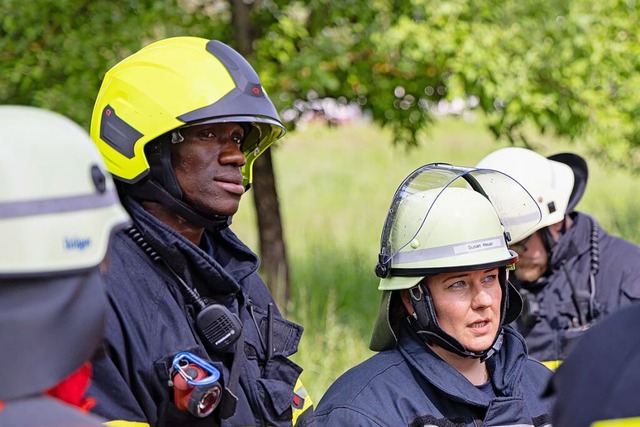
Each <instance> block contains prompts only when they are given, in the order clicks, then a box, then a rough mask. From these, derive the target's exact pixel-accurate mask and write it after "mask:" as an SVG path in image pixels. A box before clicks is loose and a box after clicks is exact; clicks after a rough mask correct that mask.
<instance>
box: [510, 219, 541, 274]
mask: <svg viewBox="0 0 640 427" xmlns="http://www.w3.org/2000/svg"><path fill="white" fill-rule="evenodd" d="M510 249H513V250H514V251H516V252H517V253H518V262H517V263H516V269H515V271H514V274H515V276H516V277H517V278H518V279H519V280H521V281H523V282H535V281H536V280H538V279H539V278H540V277H542V275H543V274H544V273H545V272H546V271H547V264H548V262H549V256H548V254H547V250H546V249H545V246H544V243H543V242H542V234H541V232H540V230H538V231H536V232H535V233H533V234H532V235H531V236H529V237H527V238H526V239H523V240H522V241H521V242H518V243H515V244H513V245H511V246H510Z"/></svg>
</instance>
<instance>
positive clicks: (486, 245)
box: [453, 239, 504, 254]
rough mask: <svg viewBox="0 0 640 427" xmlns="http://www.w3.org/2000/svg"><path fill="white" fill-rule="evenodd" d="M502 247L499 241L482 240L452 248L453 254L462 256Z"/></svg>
mask: <svg viewBox="0 0 640 427" xmlns="http://www.w3.org/2000/svg"><path fill="white" fill-rule="evenodd" d="M502 246H504V245H503V244H502V243H501V241H500V239H491V240H484V241H480V242H473V243H467V244H465V245H460V246H454V248H453V252H454V253H455V254H464V253H469V252H476V251H482V250H485V249H495V248H499V247H502Z"/></svg>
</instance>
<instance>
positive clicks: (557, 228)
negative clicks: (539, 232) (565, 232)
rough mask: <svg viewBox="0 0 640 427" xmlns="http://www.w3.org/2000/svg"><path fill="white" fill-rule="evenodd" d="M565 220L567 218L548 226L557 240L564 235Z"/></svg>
mask: <svg viewBox="0 0 640 427" xmlns="http://www.w3.org/2000/svg"><path fill="white" fill-rule="evenodd" d="M564 221H565V219H564V218H563V219H562V221H558V222H556V223H555V224H551V225H549V226H547V228H548V229H549V232H550V233H551V236H552V237H553V240H554V241H555V242H557V241H558V240H560V236H561V235H562V233H561V230H562V228H563V227H564Z"/></svg>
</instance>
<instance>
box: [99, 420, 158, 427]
mask: <svg viewBox="0 0 640 427" xmlns="http://www.w3.org/2000/svg"><path fill="white" fill-rule="evenodd" d="M104 425H107V426H109V427H149V424H148V423H141V422H139V421H125V420H113V421H107V422H106V423H104Z"/></svg>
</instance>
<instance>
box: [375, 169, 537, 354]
mask: <svg viewBox="0 0 640 427" xmlns="http://www.w3.org/2000/svg"><path fill="white" fill-rule="evenodd" d="M540 216H541V215H540V210H539V208H538V206H537V204H536V203H535V201H534V200H533V199H532V198H531V196H530V195H529V193H528V192H527V191H526V190H525V189H524V188H523V187H522V186H521V185H520V184H518V183H517V182H516V181H514V180H513V179H512V178H510V177H508V176H507V175H505V174H503V173H501V172H497V171H493V170H486V169H485V170H482V169H472V168H463V167H456V166H451V165H446V164H429V165H426V166H423V167H421V168H419V169H417V170H416V171H414V172H413V173H412V174H411V175H409V177H407V178H406V179H405V180H404V181H403V183H402V184H401V185H400V187H399V188H398V190H397V191H396V193H395V196H394V199H393V202H392V203H391V207H390V209H389V212H388V214H387V219H386V221H385V225H384V228H383V231H382V237H381V243H380V245H381V248H380V254H379V262H378V265H377V266H376V274H377V275H378V276H379V277H380V278H381V280H380V285H379V287H378V289H380V290H382V291H384V294H383V298H382V304H381V306H380V311H379V314H378V319H377V322H376V325H375V327H374V332H373V336H372V340H371V345H370V347H371V349H372V350H376V351H380V350H384V349H387V348H390V347H393V345H395V341H396V336H397V331H396V330H395V329H396V327H397V326H396V325H393V324H392V323H393V321H392V319H391V318H390V313H389V308H390V305H391V292H392V291H395V290H400V289H410V288H413V287H414V286H416V285H417V284H418V283H419V282H421V280H422V279H423V278H424V277H426V276H429V275H434V274H438V273H443V272H451V271H467V270H478V269H486V268H493V267H504V268H503V269H502V270H505V269H506V268H507V267H509V266H512V265H513V264H514V263H515V262H516V261H517V258H518V257H517V255H516V254H515V252H513V251H510V250H509V248H508V245H507V244H508V241H509V240H510V239H512V238H518V237H520V236H521V235H522V234H526V233H527V232H529V230H530V229H531V228H533V227H535V225H536V224H537V223H538V221H540ZM501 285H502V287H503V295H505V297H504V298H503V299H502V317H501V322H502V323H503V324H504V323H510V322H512V321H513V320H515V319H516V318H517V317H518V315H519V314H520V310H521V308H522V307H521V301H520V298H519V295H518V293H517V291H515V289H514V288H513V287H512V286H510V285H509V284H508V283H507V280H506V273H504V277H501ZM426 298H427V299H429V298H430V295H427V296H426ZM509 301H511V303H510V302H509ZM427 304H432V301H427ZM429 317H430V319H428V321H425V322H423V323H424V324H425V325H427V326H426V329H427V330H428V333H429V334H431V335H432V336H434V337H435V336H437V337H438V339H442V340H445V341H448V342H453V341H455V340H454V339H453V338H452V337H449V336H448V335H446V334H445V333H444V331H442V330H441V329H440V327H439V325H438V322H437V319H436V318H435V315H430V316H429ZM445 335H446V336H445ZM438 344H440V345H441V346H444V347H446V348H447V349H449V350H451V351H457V350H458V349H460V347H461V344H459V343H457V341H456V342H454V343H453V344H452V345H451V346H449V347H447V346H446V343H445V344H443V343H442V342H440V341H439V342H438ZM460 351H461V353H460V354H464V355H465V356H470V357H475V356H476V355H475V354H467V353H466V352H465V351H464V349H462V350H460ZM478 357H479V356H478Z"/></svg>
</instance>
